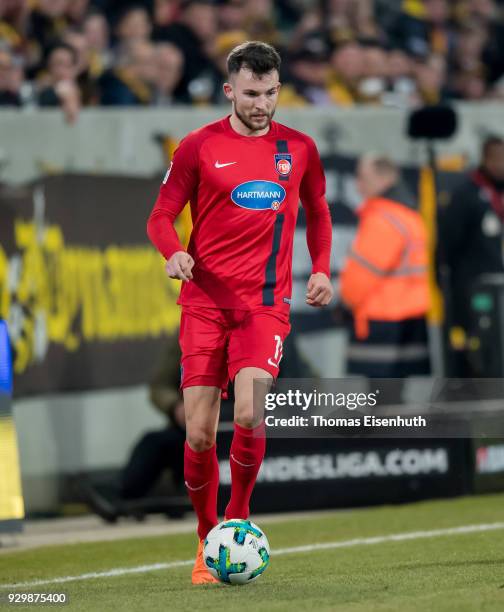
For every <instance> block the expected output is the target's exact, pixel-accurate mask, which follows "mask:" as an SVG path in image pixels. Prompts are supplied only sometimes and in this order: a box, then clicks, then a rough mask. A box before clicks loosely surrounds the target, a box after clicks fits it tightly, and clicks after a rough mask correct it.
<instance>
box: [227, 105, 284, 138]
mask: <svg viewBox="0 0 504 612" xmlns="http://www.w3.org/2000/svg"><path fill="white" fill-rule="evenodd" d="M275 110H276V109H273V110H272V111H271V113H261V114H262V115H264V119H263V122H262V123H253V122H252V121H251V119H250V118H248V117H247V116H246V115H244V114H243V113H241V112H240V111H239V110H238V108H237V106H236V104H235V107H234V112H235V115H236V116H237V117H238V119H239V120H240V121H241V122H242V123H243V125H245V126H246V127H248V129H249V130H250V131H251V132H259V131H261V130H265V129H266V128H267V127H269V126H270V125H271V120H272V119H273V115H274V114H275ZM254 114H256V113H250V115H254Z"/></svg>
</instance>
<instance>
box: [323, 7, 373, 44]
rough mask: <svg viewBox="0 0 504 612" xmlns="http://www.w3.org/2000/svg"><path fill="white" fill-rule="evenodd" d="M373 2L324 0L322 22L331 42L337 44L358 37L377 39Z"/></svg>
mask: <svg viewBox="0 0 504 612" xmlns="http://www.w3.org/2000/svg"><path fill="white" fill-rule="evenodd" d="M373 4H374V3H373V0H359V2H355V1H354V0H324V1H323V2H322V23H323V24H324V27H325V28H326V29H327V32H328V34H329V38H330V40H331V42H332V43H333V44H334V45H338V44H342V43H345V42H348V41H351V40H358V39H370V40H379V39H380V38H381V33H380V30H379V28H378V26H377V24H376V22H375V19H374V6H373Z"/></svg>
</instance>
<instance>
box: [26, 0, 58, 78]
mask: <svg viewBox="0 0 504 612" xmlns="http://www.w3.org/2000/svg"><path fill="white" fill-rule="evenodd" d="M67 6H68V0H38V2H37V4H36V8H35V9H34V10H33V11H32V12H31V13H30V16H29V19H28V24H27V36H28V38H29V58H28V62H29V65H30V67H33V68H34V70H38V69H40V68H41V67H42V64H43V58H44V56H45V55H46V54H47V52H48V50H49V49H51V48H52V47H53V46H54V45H56V44H57V43H58V42H59V41H60V39H61V36H62V35H63V32H64V31H65V30H66V28H67V26H68V19H67V17H66V10H67Z"/></svg>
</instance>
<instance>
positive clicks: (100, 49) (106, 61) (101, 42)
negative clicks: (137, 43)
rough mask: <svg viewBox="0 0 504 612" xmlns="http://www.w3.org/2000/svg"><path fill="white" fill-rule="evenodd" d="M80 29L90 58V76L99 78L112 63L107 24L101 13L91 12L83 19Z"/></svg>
mask: <svg viewBox="0 0 504 612" xmlns="http://www.w3.org/2000/svg"><path fill="white" fill-rule="evenodd" d="M82 28H83V32H84V36H85V37H86V41H87V44H88V47H89V53H90V56H91V57H90V70H91V74H92V75H93V76H94V77H99V76H100V75H101V74H102V73H103V72H104V71H105V70H106V69H107V68H109V67H110V66H111V63H112V55H111V52H110V29H109V25H108V22H107V20H106V19H105V16H104V15H103V13H99V12H97V11H93V12H91V13H88V15H87V16H86V18H85V19H84V22H83V25H82Z"/></svg>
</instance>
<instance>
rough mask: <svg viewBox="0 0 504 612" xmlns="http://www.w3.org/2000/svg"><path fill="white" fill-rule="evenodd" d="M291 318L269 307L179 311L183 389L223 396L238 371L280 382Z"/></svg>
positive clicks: (197, 307) (192, 308)
mask: <svg viewBox="0 0 504 612" xmlns="http://www.w3.org/2000/svg"><path fill="white" fill-rule="evenodd" d="M289 331H290V324H289V318H288V316H287V315H286V314H285V313H282V312H278V311H276V310H274V309H272V308H269V307H267V306H260V307H258V308H256V309H254V310H251V311H244V310H233V309H222V310H221V309H218V308H205V307H203V306H183V307H182V317H181V320H180V348H181V349H182V361H181V368H180V370H181V382H180V386H181V388H182V389H184V388H186V387H194V386H195V385H202V386H206V387H219V388H220V389H222V390H223V391H226V390H227V387H228V383H229V380H234V378H235V376H236V374H237V373H238V372H239V370H241V369H242V368H247V367H254V368H262V369H263V370H266V372H269V373H270V374H271V375H272V376H273V378H276V377H277V376H278V365H279V363H280V360H281V359H282V344H283V341H284V340H285V338H286V337H287V335H288V334H289Z"/></svg>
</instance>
